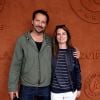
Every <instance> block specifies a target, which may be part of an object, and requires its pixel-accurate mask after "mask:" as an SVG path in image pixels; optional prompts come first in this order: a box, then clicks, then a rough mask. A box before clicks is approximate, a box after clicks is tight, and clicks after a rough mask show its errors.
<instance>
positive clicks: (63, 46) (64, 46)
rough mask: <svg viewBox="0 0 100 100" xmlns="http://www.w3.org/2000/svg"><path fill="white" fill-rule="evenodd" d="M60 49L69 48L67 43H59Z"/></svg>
mask: <svg viewBox="0 0 100 100" xmlns="http://www.w3.org/2000/svg"><path fill="white" fill-rule="evenodd" d="M59 49H67V45H66V44H59Z"/></svg>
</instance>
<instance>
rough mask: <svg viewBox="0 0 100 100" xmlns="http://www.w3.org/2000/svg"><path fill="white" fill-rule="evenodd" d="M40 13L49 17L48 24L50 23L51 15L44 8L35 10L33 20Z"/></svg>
mask: <svg viewBox="0 0 100 100" xmlns="http://www.w3.org/2000/svg"><path fill="white" fill-rule="evenodd" d="M38 13H40V14H43V15H45V16H46V17H47V24H48V23H49V15H48V13H47V11H45V10H42V9H39V10H36V11H34V12H33V15H32V20H34V18H35V16H36V14H38Z"/></svg>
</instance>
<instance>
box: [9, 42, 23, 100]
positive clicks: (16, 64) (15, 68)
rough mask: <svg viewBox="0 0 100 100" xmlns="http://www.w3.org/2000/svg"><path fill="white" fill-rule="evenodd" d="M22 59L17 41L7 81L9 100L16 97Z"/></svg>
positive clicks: (20, 48)
mask: <svg viewBox="0 0 100 100" xmlns="http://www.w3.org/2000/svg"><path fill="white" fill-rule="evenodd" d="M22 59H23V52H22V47H21V44H20V41H17V44H16V47H15V51H14V55H13V59H12V63H11V68H10V72H9V79H8V91H9V94H10V98H11V100H13V98H14V96H17V97H18V82H19V77H20V70H21V64H22Z"/></svg>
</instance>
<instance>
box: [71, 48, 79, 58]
mask: <svg viewBox="0 0 100 100" xmlns="http://www.w3.org/2000/svg"><path fill="white" fill-rule="evenodd" d="M73 55H74V57H76V58H77V59H79V58H80V51H79V50H78V49H77V48H76V51H75V52H73Z"/></svg>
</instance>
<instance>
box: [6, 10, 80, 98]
mask: <svg viewBox="0 0 100 100" xmlns="http://www.w3.org/2000/svg"><path fill="white" fill-rule="evenodd" d="M48 23H49V16H48V14H47V12H46V11H44V10H36V11H35V12H34V13H33V16H32V25H33V30H32V32H27V33H25V34H24V35H22V36H21V37H20V38H19V39H18V41H17V44H16V48H15V51H14V56H13V60H12V64H11V69H10V74H9V82H8V89H9V94H10V98H11V100H13V98H14V96H16V97H18V98H20V100H34V98H35V96H38V100H49V96H50V89H49V85H50V81H51V55H52V54H51V53H52V52H51V48H52V44H51V38H50V37H48V36H47V35H46V34H45V29H46V27H47V25H48ZM78 53H79V52H77V53H76V57H78V56H79V54H78ZM18 83H19V84H20V93H18Z"/></svg>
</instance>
